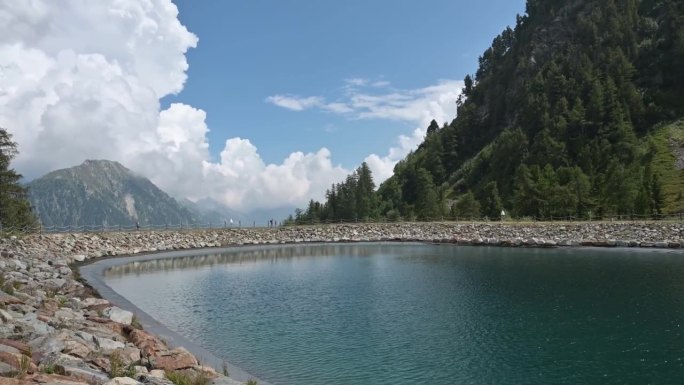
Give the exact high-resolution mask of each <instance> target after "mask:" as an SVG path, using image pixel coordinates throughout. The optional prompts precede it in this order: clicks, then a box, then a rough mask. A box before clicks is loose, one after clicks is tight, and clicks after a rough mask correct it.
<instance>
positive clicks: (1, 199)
mask: <svg viewBox="0 0 684 385" xmlns="http://www.w3.org/2000/svg"><path fill="white" fill-rule="evenodd" d="M17 153H18V152H17V144H16V143H14V142H13V141H12V135H11V134H10V133H8V132H7V131H6V130H5V129H3V128H0V224H2V229H3V230H7V229H10V228H13V229H27V228H30V227H32V226H34V225H35V224H36V218H35V217H34V215H33V213H32V211H31V206H30V204H29V202H28V200H27V199H26V189H25V188H24V187H22V186H21V185H20V184H19V181H20V180H21V178H22V176H21V175H20V174H18V173H17V172H16V171H14V169H12V168H10V163H11V161H12V159H14V157H15V156H16V155H17Z"/></svg>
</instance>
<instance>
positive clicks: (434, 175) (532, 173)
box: [291, 0, 684, 223]
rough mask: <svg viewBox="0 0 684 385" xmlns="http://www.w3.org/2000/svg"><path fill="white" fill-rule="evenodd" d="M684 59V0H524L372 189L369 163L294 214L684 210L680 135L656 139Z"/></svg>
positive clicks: (679, 93)
mask: <svg viewBox="0 0 684 385" xmlns="http://www.w3.org/2000/svg"><path fill="white" fill-rule="evenodd" d="M683 63H684V2H681V1H677V0H580V1H574V2H567V1H561V0H530V1H528V2H527V9H526V13H525V15H523V16H518V18H517V22H516V26H515V28H506V29H505V30H504V31H503V32H502V33H501V34H500V35H499V36H497V37H496V38H495V39H494V40H493V42H492V45H491V47H489V48H488V49H487V50H486V51H485V52H484V53H483V54H482V56H480V58H479V67H478V69H477V71H476V73H475V74H474V75H468V76H466V77H465V79H464V87H463V89H462V92H461V96H460V97H459V99H458V100H457V101H456V103H457V116H456V118H455V119H453V120H452V121H451V122H446V123H443V124H439V123H438V122H436V121H434V120H433V121H432V122H431V123H430V125H429V126H428V127H427V129H426V135H425V138H424V141H423V142H422V143H421V144H420V145H419V146H418V148H417V149H416V150H415V151H413V152H411V153H410V154H409V155H408V156H407V157H406V158H405V159H403V160H402V161H400V162H399V163H398V164H397V165H396V166H395V168H394V174H393V176H392V177H391V178H389V179H388V180H387V181H385V182H384V183H382V185H380V186H379V188H378V190H377V191H376V192H375V193H373V192H372V191H371V190H369V189H368V186H370V185H372V176H371V175H370V172H369V171H367V165H362V166H361V167H360V168H359V169H357V170H356V171H355V172H354V173H353V174H352V175H350V176H349V177H348V178H347V180H346V181H344V182H343V183H340V184H337V185H334V186H332V188H331V189H330V190H329V191H328V194H327V195H326V200H325V202H323V203H319V202H315V201H313V200H312V201H311V202H310V203H309V206H308V207H307V208H305V209H304V210H299V211H298V212H297V213H296V215H295V216H294V217H292V218H291V219H292V221H294V222H297V221H300V222H307V223H310V222H312V221H326V220H363V219H367V218H368V219H381V218H382V219H388V220H393V219H398V218H402V219H415V220H427V219H435V218H440V217H488V218H490V219H499V218H500V217H501V215H502V212H503V213H504V214H506V215H510V216H513V217H519V218H523V217H536V218H552V217H573V218H577V219H589V218H606V217H610V216H618V215H619V216H629V215H634V216H639V217H643V216H654V217H657V216H659V215H661V214H667V213H675V212H680V211H684V199H683V197H682V195H683V194H682V191H681V188H680V189H679V190H677V189H673V188H672V187H673V186H675V185H678V184H679V185H684V174H683V173H682V172H678V173H676V176H675V177H673V176H672V175H674V173H666V172H664V171H670V169H671V168H673V167H674V158H672V163H671V164H669V165H666V166H663V165H662V164H661V163H658V162H656V158H657V157H658V156H661V155H662V153H663V151H671V149H672V146H680V147H684V140H682V139H677V135H671V137H667V139H666V140H667V142H668V146H670V147H669V148H665V150H663V148H661V147H659V146H658V142H657V139H656V137H657V135H658V133H661V132H664V131H663V130H669V129H670V127H671V126H672V127H675V126H677V124H676V123H675V122H677V120H678V119H681V118H682V117H684V87H682V84H684V64H683ZM683 126H684V125H682V124H680V125H679V126H678V127H679V129H678V130H679V131H678V132H679V134H678V135H679V136H680V137H682V136H684V129H683V128H682V127H683ZM668 132H669V131H668ZM665 147H667V146H665ZM668 156H669V154H668ZM663 167H669V168H663ZM362 175H363V178H364V182H363V183H362V182H360V181H361V176H362ZM368 180H370V181H371V183H368V182H367V181H368ZM368 202H372V204H370V205H369V204H368Z"/></svg>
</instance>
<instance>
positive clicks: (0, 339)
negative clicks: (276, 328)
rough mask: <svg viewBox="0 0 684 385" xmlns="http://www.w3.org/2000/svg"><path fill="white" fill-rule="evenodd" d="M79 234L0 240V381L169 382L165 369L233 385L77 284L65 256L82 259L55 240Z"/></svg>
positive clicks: (196, 380) (75, 384)
mask: <svg viewBox="0 0 684 385" xmlns="http://www.w3.org/2000/svg"><path fill="white" fill-rule="evenodd" d="M81 237H89V236H84V235H77V236H75V237H70V236H63V235H62V236H43V237H40V236H35V237H34V236H27V237H22V238H16V237H11V238H9V239H2V240H0V254H1V257H2V258H0V289H1V290H0V385H6V384H7V385H28V384H55V385H84V384H91V385H94V384H107V385H139V384H150V385H173V382H172V381H170V380H169V378H167V374H168V373H171V372H174V373H176V375H175V377H174V376H171V377H173V378H174V379H177V378H183V379H189V380H190V381H191V382H190V383H189V384H188V385H208V384H210V383H212V382H213V383H218V384H221V385H229V384H238V382H236V381H233V380H231V379H229V378H226V377H224V376H222V375H220V374H218V373H216V372H215V371H214V370H213V369H212V368H209V367H205V366H202V365H200V364H199V363H198V361H197V359H196V358H195V357H194V356H193V355H192V354H190V353H188V352H187V351H186V350H185V349H183V348H170V347H168V346H167V345H166V343H164V342H163V341H161V340H160V339H159V338H157V337H156V336H154V335H152V334H150V333H148V332H146V331H144V330H140V329H138V328H137V327H139V326H138V323H137V320H136V318H135V317H134V315H133V313H131V312H129V311H126V310H123V309H120V308H118V307H116V306H113V305H112V304H111V303H109V301H107V300H104V299H101V298H97V293H93V292H92V290H90V289H89V288H88V287H86V286H84V285H83V284H82V283H81V282H79V281H78V279H77V278H78V275H77V274H74V272H73V271H72V269H71V267H70V266H69V264H68V262H71V261H78V260H83V259H85V258H84V257H82V256H74V255H71V254H69V253H64V252H63V251H61V249H60V246H58V245H59V244H58V243H55V240H64V239H70V240H76V239H78V238H81ZM83 239H86V238H83ZM76 243H78V241H76ZM179 376H180V377H179ZM171 377H170V378H171ZM177 382H179V381H177Z"/></svg>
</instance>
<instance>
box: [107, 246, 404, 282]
mask: <svg viewBox="0 0 684 385" xmlns="http://www.w3.org/2000/svg"><path fill="white" fill-rule="evenodd" d="M389 248H396V246H392V245H378V246H376V247H358V245H351V244H350V245H339V244H337V245H329V244H326V245H305V246H292V245H287V246H282V245H281V246H273V247H263V246H262V247H255V248H252V247H244V248H236V249H234V250H230V251H227V252H222V253H213V254H207V255H199V256H185V257H175V258H159V259H152V260H146V261H135V262H131V263H126V264H122V265H118V266H112V267H109V268H107V269H105V270H104V271H103V275H104V276H105V277H121V276H123V275H127V274H136V275H137V274H143V273H152V272H160V271H171V270H182V269H199V268H204V267H212V266H219V265H228V264H244V263H255V262H264V261H267V262H278V261H283V260H296V259H302V258H311V257H330V256H340V255H346V256H350V257H368V256H371V255H373V254H375V253H377V252H378V251H380V252H382V251H383V250H385V249H389Z"/></svg>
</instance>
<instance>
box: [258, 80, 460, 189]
mask: <svg viewBox="0 0 684 385" xmlns="http://www.w3.org/2000/svg"><path fill="white" fill-rule="evenodd" d="M389 84H390V83H389V82H387V81H383V80H380V81H371V80H368V79H362V78H352V79H346V80H345V87H344V88H343V89H344V94H343V95H342V96H341V97H340V98H339V99H338V100H336V101H335V102H327V101H326V100H325V98H323V97H320V96H309V97H298V98H296V99H293V101H294V100H297V101H299V102H298V103H296V104H295V103H294V102H292V103H291V104H292V105H296V106H302V107H303V108H291V107H287V106H284V105H281V104H279V103H276V100H280V99H278V98H280V96H272V97H270V98H268V99H267V101H268V102H270V103H273V104H275V105H277V106H280V107H285V108H288V109H290V110H294V111H302V110H304V109H313V108H318V109H321V110H325V111H328V112H331V113H336V114H341V115H344V116H347V117H349V118H351V119H383V120H393V121H403V122H409V123H412V124H416V125H417V126H416V128H415V129H414V130H413V131H412V132H411V133H409V134H408V135H407V134H401V135H399V137H398V138H397V141H396V143H395V145H394V146H392V147H391V148H390V149H389V150H388V152H387V154H385V155H378V154H370V155H369V156H367V157H366V159H365V161H366V163H368V166H369V167H370V169H371V171H372V172H373V175H374V177H375V180H376V182H378V184H379V183H381V182H382V181H384V180H385V179H387V178H389V177H390V176H392V170H393V169H394V165H395V164H396V163H397V162H398V161H399V160H401V159H402V158H404V157H405V156H406V155H407V154H408V153H409V152H410V151H411V150H414V149H416V147H418V145H419V144H420V143H421V142H422V141H423V138H424V137H425V131H426V129H427V126H428V125H429V123H430V121H431V120H432V119H435V120H436V121H437V122H438V123H440V124H441V123H444V122H447V121H450V120H451V119H453V117H454V116H456V99H457V98H458V95H459V94H460V92H461V91H460V90H461V89H462V88H463V82H462V81H458V80H442V81H440V82H438V83H437V84H435V85H432V86H428V87H424V88H418V89H410V90H400V89H394V90H385V91H386V92H379V91H378V90H377V89H370V88H384V87H387V86H389ZM301 101H311V102H310V103H308V104H306V105H305V103H302V102H301ZM304 106H305V107H304Z"/></svg>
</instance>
